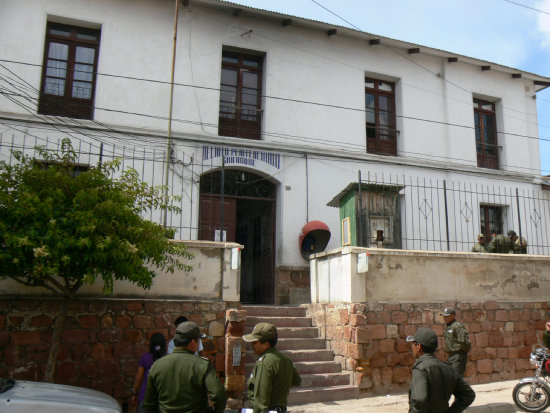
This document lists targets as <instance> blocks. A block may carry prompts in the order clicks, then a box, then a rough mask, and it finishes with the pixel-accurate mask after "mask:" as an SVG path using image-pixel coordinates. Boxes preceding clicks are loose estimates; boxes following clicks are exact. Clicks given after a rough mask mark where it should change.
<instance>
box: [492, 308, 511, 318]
mask: <svg viewBox="0 0 550 413" xmlns="http://www.w3.org/2000/svg"><path fill="white" fill-rule="evenodd" d="M495 320H496V321H508V320H510V316H509V314H508V311H506V310H497V311H496V312H495Z"/></svg>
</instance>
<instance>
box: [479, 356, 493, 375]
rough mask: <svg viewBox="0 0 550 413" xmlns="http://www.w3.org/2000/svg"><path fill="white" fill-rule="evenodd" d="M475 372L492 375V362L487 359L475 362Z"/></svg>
mask: <svg viewBox="0 0 550 413" xmlns="http://www.w3.org/2000/svg"><path fill="white" fill-rule="evenodd" d="M477 371H478V373H482V374H483V373H492V372H493V362H492V361H491V360H489V359H484V360H478V361H477Z"/></svg>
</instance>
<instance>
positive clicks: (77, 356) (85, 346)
mask: <svg viewBox="0 0 550 413" xmlns="http://www.w3.org/2000/svg"><path fill="white" fill-rule="evenodd" d="M90 347H91V346H90V343H75V344H73V345H72V346H70V349H69V351H70V352H71V357H72V359H73V360H82V359H84V358H85V357H87V356H88V354H90Z"/></svg>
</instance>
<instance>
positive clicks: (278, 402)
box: [243, 323, 302, 413]
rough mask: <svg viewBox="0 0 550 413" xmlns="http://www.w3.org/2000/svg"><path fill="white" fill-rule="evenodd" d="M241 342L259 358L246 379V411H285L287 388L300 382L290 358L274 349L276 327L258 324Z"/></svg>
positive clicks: (255, 412)
mask: <svg viewBox="0 0 550 413" xmlns="http://www.w3.org/2000/svg"><path fill="white" fill-rule="evenodd" d="M243 339H244V341H247V342H249V343H252V347H253V349H254V353H256V354H257V355H259V356H260V357H259V358H258V361H257V362H256V365H255V366H254V370H253V371H252V374H251V375H250V378H249V379H248V402H249V404H250V408H251V409H253V411H254V413H260V412H268V411H270V410H273V411H277V412H279V413H284V412H286V408H287V398H288V393H289V391H290V387H291V386H299V385H300V383H301V382H302V379H301V378H300V375H299V374H298V372H297V371H296V368H295V367H294V364H292V361H291V360H290V358H288V357H287V356H286V355H284V354H282V353H281V352H280V351H279V350H277V349H276V348H275V345H276V344H277V328H276V327H275V326H274V325H273V324H269V323H258V324H256V326H255V327H254V330H253V331H252V333H251V334H245V335H244V336H243Z"/></svg>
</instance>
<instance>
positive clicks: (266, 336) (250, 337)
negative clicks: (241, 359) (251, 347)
mask: <svg viewBox="0 0 550 413" xmlns="http://www.w3.org/2000/svg"><path fill="white" fill-rule="evenodd" d="M275 338H277V327H275V326H274V325H273V324H269V323H258V324H256V326H255V327H254V330H253V331H252V333H250V334H245V335H244V336H243V340H244V341H247V342H252V341H258V340H261V341H268V340H273V339H275Z"/></svg>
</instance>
